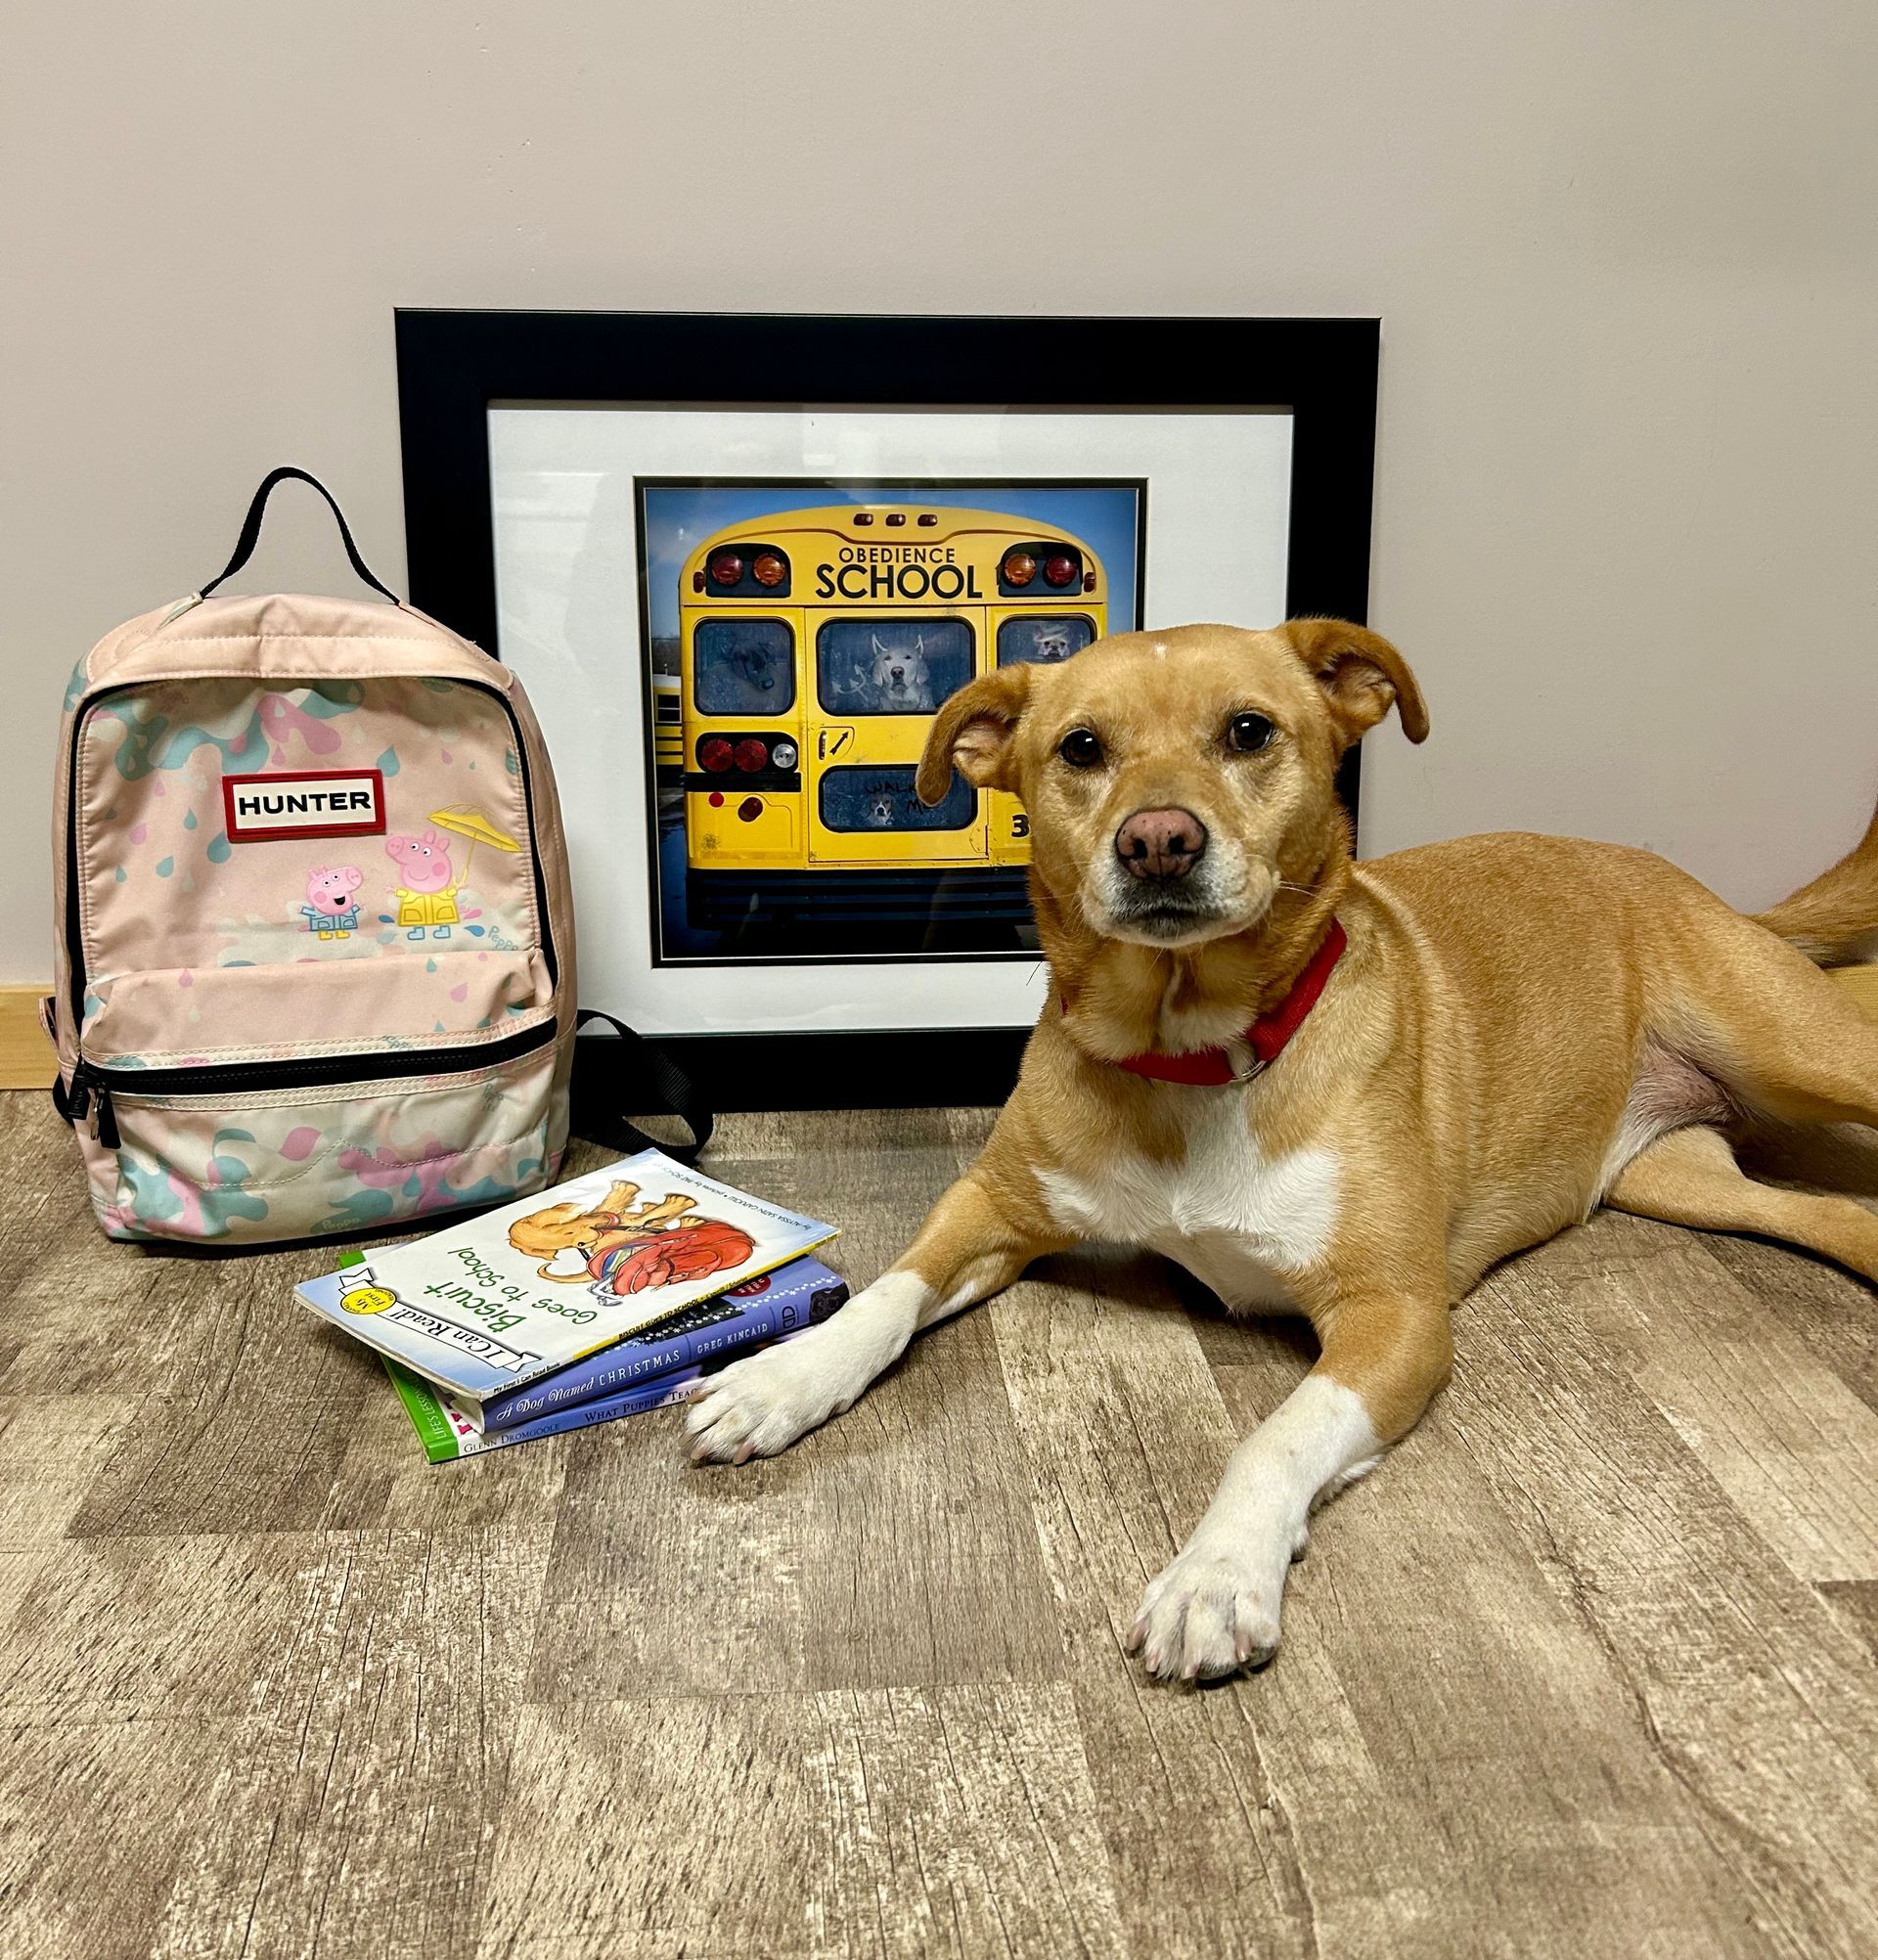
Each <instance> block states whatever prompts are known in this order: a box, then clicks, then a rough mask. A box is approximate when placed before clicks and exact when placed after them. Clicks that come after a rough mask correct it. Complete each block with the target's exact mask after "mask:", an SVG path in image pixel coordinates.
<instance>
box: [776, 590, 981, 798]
mask: <svg viewBox="0 0 1878 1960" xmlns="http://www.w3.org/2000/svg"><path fill="white" fill-rule="evenodd" d="M973 648H974V639H973V635H972V630H971V623H970V621H968V620H964V619H830V620H827V621H826V622H825V623H824V624H823V625H822V626H821V627H820V628H819V629H818V630H817V633H816V636H815V686H816V692H817V693H818V694H819V695H820V696H821V699H822V706H823V708H824V710H825V711H826V712H827V713H828V714H831V715H929V714H931V713H932V711H933V709H934V708H936V707H937V706H938V705H939V703H940V702H941V701H943V700H944V699H945V698H946V696H947V695H948V694H956V693H957V692H958V691H959V690H960V689H961V688H962V687H963V686H964V685H965V683H966V682H967V681H969V680H970V679H971V666H972V655H973ZM919 827H922V828H931V827H933V826H931V825H921V826H919ZM939 827H941V828H947V827H954V826H949V825H941V826H939Z"/></svg>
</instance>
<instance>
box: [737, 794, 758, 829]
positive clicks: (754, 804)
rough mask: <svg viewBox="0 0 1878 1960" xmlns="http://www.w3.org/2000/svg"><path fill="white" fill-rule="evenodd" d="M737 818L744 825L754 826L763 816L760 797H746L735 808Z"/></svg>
mask: <svg viewBox="0 0 1878 1960" xmlns="http://www.w3.org/2000/svg"><path fill="white" fill-rule="evenodd" d="M737 814H738V817H739V818H740V819H741V820H742V821H743V822H744V823H745V824H754V823H755V822H756V820H757V819H758V818H759V817H761V816H762V814H763V799H762V797H760V796H746V797H744V799H743V801H742V802H741V803H739V804H738V806H737Z"/></svg>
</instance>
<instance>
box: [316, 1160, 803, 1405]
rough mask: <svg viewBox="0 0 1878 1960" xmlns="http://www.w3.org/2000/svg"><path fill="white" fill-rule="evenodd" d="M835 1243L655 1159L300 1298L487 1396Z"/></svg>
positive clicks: (599, 1176) (405, 1249)
mask: <svg viewBox="0 0 1878 1960" xmlns="http://www.w3.org/2000/svg"><path fill="white" fill-rule="evenodd" d="M833 1236H834V1228H833V1227H832V1226H831V1225H821V1224H819V1223H818V1222H816V1221H815V1220H813V1219H805V1218H802V1217H799V1216H798V1215H797V1214H795V1213H793V1212H787V1211H783V1210H782V1209H781V1208H780V1207H777V1206H773V1205H767V1204H765V1203H763V1201H762V1200H761V1199H757V1198H752V1197H748V1196H746V1195H745V1194H744V1193H743V1192H741V1191H734V1190H732V1189H731V1188H730V1187H729V1186H728V1185H725V1184H720V1183H718V1182H717V1181H716V1180H714V1179H711V1178H706V1177H704V1176H703V1175H702V1174H701V1173H699V1172H697V1171H688V1170H685V1169H684V1168H683V1167H681V1166H680V1165H678V1164H675V1163H673V1162H672V1160H671V1159H670V1158H668V1157H666V1156H664V1155H663V1154H662V1153H661V1152H659V1151H656V1150H646V1151H642V1152H641V1153H640V1154H639V1155H638V1156H636V1157H630V1158H627V1159H626V1160H624V1161H623V1162H621V1163H618V1164H612V1165H608V1166H607V1167H606V1168H605V1169H604V1170H601V1171H596V1172H593V1173H591V1174H590V1175H588V1176H586V1177H583V1178H576V1179H573V1180H570V1181H568V1182H566V1183H563V1184H559V1185H557V1186H556V1187H555V1188H554V1189H553V1190H550V1191H546V1192H543V1193H541V1194H539V1195H538V1196H535V1197H532V1198H526V1199H522V1200H520V1201H518V1202H517V1203H515V1204H512V1205H508V1206H505V1207H503V1208H502V1209H501V1210H499V1211H495V1212H491V1213H489V1214H487V1215H486V1216H485V1217H483V1218H480V1219H476V1220H473V1221H471V1222H470V1223H469V1224H467V1225H456V1226H453V1227H451V1228H449V1229H447V1230H444V1231H441V1232H438V1233H436V1234H435V1235H434V1236H432V1237H430V1238H427V1239H420V1240H417V1241H416V1242H414V1243H412V1244H409V1245H401V1246H393V1247H391V1248H390V1249H389V1250H388V1251H385V1252H382V1253H378V1254H375V1255H374V1256H373V1257H372V1258H371V1259H370V1260H369V1261H367V1262H366V1263H365V1264H363V1265H359V1266H352V1267H348V1268H345V1269H343V1270H341V1271H339V1272H336V1273H328V1274H325V1275H322V1276H321V1277H320V1278H317V1279H311V1280H307V1281H305V1282H304V1283H303V1284H302V1285H300V1286H299V1287H298V1288H297V1289H296V1291H297V1293H298V1295H299V1297H300V1299H301V1300H302V1301H304V1302H305V1304H306V1305H308V1306H310V1307H311V1308H313V1309H314V1311H315V1312H316V1313H319V1314H325V1315H326V1316H327V1317H328V1318H329V1319H331V1320H334V1321H335V1323H336V1324H338V1325H340V1326H342V1327H343V1328H344V1329H345V1331H346V1332H347V1333H349V1334H351V1335H353V1336H354V1337H355V1338H357V1339H359V1340H362V1341H365V1342H366V1343H368V1344H369V1345H370V1346H372V1347H375V1348H377V1349H378V1350H379V1351H380V1353H381V1354H386V1355H389V1356H390V1357H391V1358H392V1359H395V1360H399V1361H402V1362H403V1363H404V1364H405V1365H406V1366H407V1367H409V1368H411V1369H413V1370H414V1371H415V1372H417V1373H419V1374H421V1375H424V1376H425V1378H426V1379H428V1380H430V1381H433V1382H436V1383H438V1384H439V1385H441V1386H442V1387H445V1388H448V1389H454V1390H457V1391H459V1392H461V1393H463V1394H466V1395H469V1396H473V1397H476V1398H481V1397H484V1396H487V1395H491V1394H496V1393H500V1392H502V1391H505V1390H508V1389H513V1388H515V1387H517V1386H518V1385H520V1384H522V1383H525V1382H528V1381H532V1380H533V1379H535V1378H536V1377H537V1376H539V1375H542V1374H547V1373H550V1372H552V1371H553V1370H554V1369H556V1368H559V1367H564V1366H565V1365H566V1364H567V1363H568V1362H569V1361H571V1360H575V1359H578V1358H579V1357H580V1356H582V1355H585V1354H590V1353H592V1352H593V1351H594V1350H595V1349H597V1348H603V1347H605V1346H607V1345H609V1344H610V1343H611V1342H614V1341H617V1340H620V1339H622V1338H623V1337H624V1336H626V1335H628V1334H631V1333H636V1332H637V1331H638V1330H639V1329H640V1328H642V1327H644V1326H647V1325H648V1324H649V1323H650V1322H652V1321H654V1320H660V1319H663V1318H664V1317H665V1316H666V1315H668V1314H676V1313H678V1312H680V1311H681V1310H682V1309H684V1308H686V1307H689V1306H691V1305H692V1304H693V1302H695V1301H698V1300H703V1299H707V1298H709V1297H710V1296H711V1295H713V1294H716V1293H721V1292H723V1291H724V1290H725V1288H727V1287H730V1286H735V1285H738V1284H740V1283H741V1282H743V1281H744V1280H747V1279H751V1278H754V1277H756V1276H757V1275H758V1274H759V1273H763V1272H768V1271H769V1270H771V1269H772V1268H774V1267H777V1266H780V1265H782V1263H783V1262H784V1261H786V1260H790V1259H794V1258H795V1257H796V1256H797V1255H798V1254H800V1253H803V1252H806V1251H808V1250H809V1249H810V1248H811V1247H812V1246H817V1245H821V1244H823V1243H825V1242H826V1241H827V1240H828V1239H830V1238H832V1237H833Z"/></svg>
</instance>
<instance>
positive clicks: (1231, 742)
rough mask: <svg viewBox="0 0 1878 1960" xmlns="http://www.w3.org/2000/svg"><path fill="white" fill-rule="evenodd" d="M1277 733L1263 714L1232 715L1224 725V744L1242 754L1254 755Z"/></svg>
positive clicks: (1266, 745) (1268, 743)
mask: <svg viewBox="0 0 1878 1960" xmlns="http://www.w3.org/2000/svg"><path fill="white" fill-rule="evenodd" d="M1276 734H1277V730H1276V729H1274V727H1273V726H1272V724H1271V723H1270V722H1269V721H1268V720H1267V719H1266V718H1265V716H1263V715H1234V716H1233V717H1232V719H1231V720H1230V722H1228V723H1227V725H1226V745H1227V747H1228V748H1236V749H1237V750H1239V752H1240V753H1241V754H1243V755H1256V754H1257V753H1258V752H1259V750H1260V749H1262V748H1265V747H1268V746H1269V745H1270V743H1271V740H1272V737H1273V736H1274V735H1276Z"/></svg>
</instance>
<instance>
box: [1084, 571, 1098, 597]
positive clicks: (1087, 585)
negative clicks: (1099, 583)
mask: <svg viewBox="0 0 1878 1960" xmlns="http://www.w3.org/2000/svg"><path fill="white" fill-rule="evenodd" d="M1083 590H1084V591H1085V592H1094V591H1095V590H1096V574H1095V573H1094V572H1093V571H1086V572H1085V573H1084V574H1083Z"/></svg>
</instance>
